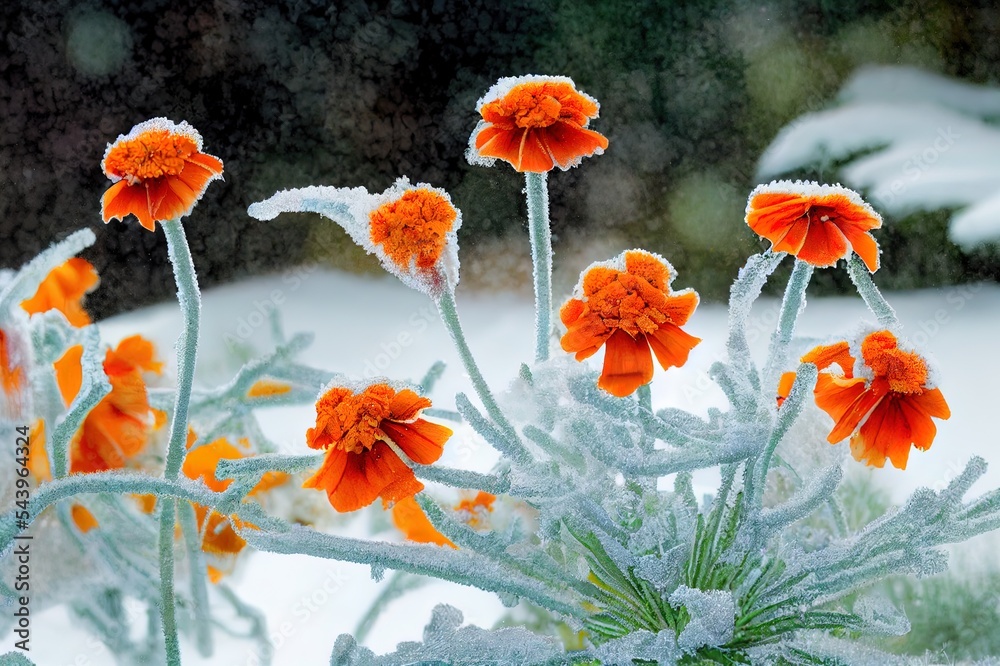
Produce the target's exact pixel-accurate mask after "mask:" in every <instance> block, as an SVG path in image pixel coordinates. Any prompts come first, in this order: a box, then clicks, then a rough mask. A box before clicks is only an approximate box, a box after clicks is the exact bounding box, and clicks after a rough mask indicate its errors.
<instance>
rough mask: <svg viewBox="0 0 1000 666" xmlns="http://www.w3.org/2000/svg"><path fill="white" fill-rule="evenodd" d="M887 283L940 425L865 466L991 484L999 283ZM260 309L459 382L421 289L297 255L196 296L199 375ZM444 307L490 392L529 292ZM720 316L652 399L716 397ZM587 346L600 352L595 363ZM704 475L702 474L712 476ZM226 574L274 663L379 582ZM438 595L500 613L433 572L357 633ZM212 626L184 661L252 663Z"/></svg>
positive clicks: (760, 322)
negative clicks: (975, 476) (935, 398)
mask: <svg viewBox="0 0 1000 666" xmlns="http://www.w3.org/2000/svg"><path fill="white" fill-rule="evenodd" d="M876 280H877V275H876ZM886 296H887V298H888V299H889V301H890V302H891V303H892V305H893V306H894V307H895V308H896V310H897V312H898V314H899V316H900V319H901V321H902V323H903V324H904V328H903V333H904V334H905V335H906V336H907V337H909V338H910V340H911V342H914V343H916V344H917V345H919V346H920V347H921V348H923V349H925V350H927V351H928V352H930V353H931V355H932V356H933V357H934V358H935V359H936V361H937V364H938V366H939V368H940V371H941V388H942V391H943V393H944V395H945V397H946V398H947V400H948V403H949V404H950V406H951V409H952V418H951V419H950V420H949V421H945V422H939V432H938V437H937V439H936V440H935V442H934V446H933V447H932V448H931V449H930V450H929V451H927V452H924V453H921V452H917V451H915V452H914V453H913V454H912V455H911V457H910V462H909V466H908V468H907V470H906V471H899V470H895V469H892V468H888V467H887V468H886V469H882V470H875V473H874V474H873V478H874V479H876V480H877V482H879V483H884V484H886V485H887V486H888V487H890V488H891V490H892V494H893V497H894V499H896V500H902V499H904V498H905V497H906V496H907V495H908V494H909V493H910V492H911V491H912V490H913V489H915V488H917V487H919V486H930V487H933V488H940V487H942V486H943V485H944V484H945V483H947V482H948V480H950V478H952V477H953V476H954V475H955V474H957V473H958V472H959V471H960V470H961V469H962V468H963V467H964V465H965V462H966V461H967V460H968V459H969V457H970V456H972V455H980V456H982V457H984V458H985V459H986V460H987V461H988V462H989V463H990V470H989V472H988V473H987V475H986V478H985V479H983V480H981V481H980V482H979V483H977V485H976V486H974V488H973V492H974V493H981V492H984V491H985V490H987V489H989V488H993V487H997V486H1000V451H998V447H997V445H996V437H995V435H994V432H995V426H994V425H992V423H991V422H990V420H989V419H990V418H992V411H993V410H994V409H996V408H997V407H996V399H995V392H994V389H993V382H994V381H996V378H997V377H998V376H1000V353H997V350H996V340H997V331H998V330H1000V287H998V286H997V285H992V284H990V285H965V286H956V287H946V288H942V289H934V290H922V291H913V292H899V293H889V294H886ZM557 302H561V299H557ZM778 306H779V302H778V301H776V300H775V299H762V300H761V301H760V302H758V304H757V306H756V307H755V309H754V311H753V314H752V316H751V319H750V331H751V341H752V342H753V343H754V349H755V351H756V353H758V354H761V355H762V354H763V352H764V351H765V349H766V345H767V340H768V338H769V336H770V332H771V330H772V328H773V325H774V322H775V320H776V316H777V312H778ZM274 307H279V308H280V309H281V312H282V315H283V316H282V320H283V322H284V327H285V330H286V332H288V333H294V332H298V331H312V332H314V333H315V334H316V340H315V342H314V344H313V345H312V347H310V348H309V349H308V350H307V351H306V352H305V353H304V354H303V355H302V356H301V357H300V360H302V361H303V362H306V363H308V364H310V365H314V366H317V367H322V368H326V369H330V370H338V371H341V372H344V373H347V374H351V375H365V374H366V373H367V374H369V375H376V374H377V375H387V376H390V377H393V378H398V379H413V380H419V379H420V378H421V377H422V376H423V374H424V373H425V372H426V370H427V368H428V367H429V366H430V365H431V363H433V362H434V361H436V360H439V359H440V360H443V361H445V362H446V363H447V364H448V370H447V371H446V373H445V375H444V377H443V378H442V379H441V381H440V382H439V383H438V385H437V387H436V388H435V390H434V393H433V394H432V398H433V399H434V400H435V406H438V407H445V408H448V407H451V406H453V404H454V403H453V397H454V394H455V393H456V392H458V391H467V392H469V393H471V389H470V386H469V384H468V379H467V377H466V376H465V375H464V373H463V371H462V368H461V364H460V362H459V360H458V357H457V355H456V353H455V352H454V350H453V349H452V347H451V343H450V340H449V338H448V335H447V333H446V332H445V330H444V328H443V326H442V325H441V323H440V322H439V320H438V318H437V313H436V310H435V309H434V306H433V304H432V303H431V302H430V300H429V299H427V297H425V296H424V295H422V294H420V293H417V292H415V291H412V290H409V289H407V288H406V287H404V286H402V285H401V284H400V283H399V282H397V281H395V280H394V279H392V278H389V277H386V278H372V277H360V276H355V275H346V274H343V273H337V272H331V271H326V270H321V269H309V268H301V269H295V270H291V271H288V272H286V273H284V274H282V275H276V276H269V277H261V278H256V279H252V280H248V281H245V282H242V283H239V284H234V285H228V286H224V287H219V288H216V289H212V290H208V291H206V292H205V293H204V307H203V317H204V319H203V328H202V336H201V351H200V359H199V363H200V366H199V381H200V382H202V383H205V384H209V385H214V384H216V383H220V382H222V381H225V380H226V379H227V378H228V377H230V376H231V374H232V372H233V370H234V368H233V363H232V354H231V353H230V350H229V348H228V347H229V346H230V345H231V343H233V342H234V341H239V342H240V343H244V342H246V343H249V344H251V345H254V346H256V347H257V348H258V349H259V350H260V351H261V352H264V351H267V350H268V349H269V347H270V328H269V323H268V319H267V312H268V310H270V309H272V308H274ZM458 307H459V312H460V315H461V317H462V322H463V325H464V327H465V330H466V332H467V335H468V338H469V342H470V345H471V347H472V349H473V352H474V353H475V354H476V356H477V358H478V359H479V361H480V364H481V366H482V370H483V373H484V375H485V377H486V379H487V381H488V382H489V383H490V384H491V386H493V387H494V390H502V388H503V387H504V386H505V385H506V384H507V383H508V381H509V380H510V379H511V378H512V377H513V376H515V375H516V373H517V370H518V367H519V365H520V363H521V362H524V361H529V360H530V359H531V357H532V349H533V332H532V327H533V311H534V310H533V304H532V303H531V302H530V301H528V300H526V299H523V298H520V297H516V296H512V295H507V294H488V293H464V292H463V291H462V290H461V288H460V289H459V294H458ZM863 318H864V319H868V320H871V317H870V316H868V313H867V310H866V309H865V307H864V304H863V303H862V302H861V300H860V299H859V298H850V297H844V298H824V299H812V300H811V301H810V303H809V306H808V308H807V309H806V311H805V313H804V314H803V316H802V317H801V319H800V322H799V328H798V332H799V334H802V335H807V336H815V337H818V338H827V337H833V336H837V335H844V334H847V333H850V332H852V331H853V330H854V329H855V328H856V326H857V324H858V322H859V321H861V320H862V319H863ZM726 320H727V311H726V309H725V307H724V306H722V305H717V304H708V305H702V306H700V307H699V308H698V310H697V311H696V312H695V314H694V316H693V317H692V319H691V322H690V324H689V325H688V326H687V327H686V330H688V331H689V332H691V333H692V334H694V335H697V336H699V337H701V338H703V340H704V341H703V342H702V343H701V344H700V345H699V346H698V347H696V348H695V350H694V351H693V352H692V354H691V357H690V360H689V362H688V364H687V365H686V366H685V367H683V368H679V369H673V370H670V371H669V372H662V371H660V370H659V369H658V370H657V374H656V378H655V380H654V382H653V386H652V394H653V404H654V407H656V408H660V407H665V406H673V407H679V408H683V409H687V410H690V411H694V412H698V413H704V412H705V411H706V410H707V409H708V407H710V406H724V404H725V402H724V398H723V396H722V393H721V392H720V391H719V390H718V389H717V388H716V387H715V386H714V384H712V383H711V381H710V380H709V379H708V375H707V370H708V367H709V366H710V365H711V363H712V362H713V361H715V360H717V359H719V358H722V355H723V353H724V352H723V349H724V339H725V331H726ZM180 325H181V320H180V315H179V312H178V309H177V306H176V304H170V303H166V304H161V305H157V306H154V307H150V308H146V309H144V310H141V311H138V312H135V313H131V314H128V315H123V316H119V317H115V318H114V319H111V320H108V321H106V322H103V323H102V324H101V327H102V329H103V330H102V333H103V337H104V339H105V340H106V341H108V342H113V341H115V340H117V339H118V338H121V337H124V336H126V335H131V334H133V333H141V334H143V335H145V336H147V337H149V338H151V339H152V340H154V342H156V344H157V346H158V348H159V350H160V352H161V355H163V356H164V357H167V358H170V357H171V355H172V353H171V352H172V348H173V344H174V341H175V340H176V338H177V335H178V334H179V332H180ZM600 357H601V355H600V354H598V358H597V359H594V360H595V362H596V361H599V359H600ZM314 416H315V413H314V411H313V409H312V407H311V406H303V407H299V408H276V409H271V410H265V411H262V412H261V413H260V420H261V423H262V425H263V427H264V430H265V432H266V433H267V434H268V435H269V436H270V437H271V438H272V439H273V440H274V441H275V442H276V443H277V444H278V445H279V446H280V447H281V449H282V451H285V452H289V453H292V452H295V453H304V452H306V451H307V449H306V446H305V441H304V433H305V430H306V428H307V427H309V426H310V425H311V424H312V420H313V418H314ZM494 459H495V458H494V454H493V452H492V451H490V450H489V449H488V448H487V447H486V446H485V445H479V446H477V445H470V444H468V443H461V442H460V443H458V444H457V445H454V446H450V447H446V452H445V456H444V458H443V459H442V463H443V464H447V465H453V466H462V467H467V468H472V469H484V468H487V467H489V466H490V465H491V464H492V462H493V460H494ZM849 464H855V463H853V461H850V463H849ZM702 482H703V483H710V482H711V479H710V478H705V479H702ZM372 510H375V511H377V510H378V509H377V508H374V509H372ZM331 511H332V509H331ZM344 529H345V530H349V531H350V532H352V533H355V534H357V533H360V531H361V529H362V527H361V526H360V525H359V524H358V523H357V522H355V523H354V524H351V525H348V526H346V527H345V528H344ZM383 536H384V535H383ZM232 581H233V582H234V584H235V587H236V589H237V590H238V592H239V593H240V594H241V596H242V597H243V598H244V599H245V600H246V601H248V602H249V603H251V604H253V605H255V606H257V607H258V608H260V609H261V610H262V611H263V612H264V614H265V615H266V617H267V621H268V625H269V631H270V632H271V636H272V644H273V645H274V646H275V659H274V663H275V664H278V665H283V664H323V663H327V662H328V660H329V654H330V650H331V648H332V646H333V641H334V639H335V638H336V637H337V636H338V635H339V634H341V633H344V632H350V631H352V630H353V628H354V627H355V625H356V624H357V622H358V620H359V619H360V617H361V616H362V615H363V613H364V612H365V610H366V609H367V607H368V605H369V603H370V601H371V600H372V599H373V598H374V596H375V595H376V594H377V593H378V589H379V588H378V586H377V584H376V583H374V582H373V581H372V580H371V578H370V576H369V572H368V568H367V567H362V566H356V565H352V564H345V563H340V562H334V561H326V560H316V559H311V558H307V557H305V556H285V555H280V556H279V555H271V554H267V553H252V554H249V555H248V556H247V557H246V558H245V561H244V562H243V563H242V566H241V567H240V570H239V571H238V572H237V573H236V575H235V576H234V577H233V579H232ZM443 601H444V602H448V603H451V604H452V605H455V606H457V607H459V608H460V609H461V610H462V611H463V613H464V614H465V619H466V621H467V622H473V623H476V624H480V625H483V626H489V625H491V624H492V623H493V622H494V621H495V620H496V619H497V618H498V617H499V616H500V614H501V613H502V612H503V608H502V606H501V605H500V603H499V601H498V600H497V599H496V598H495V597H493V595H490V594H487V593H484V592H479V591H477V590H472V589H469V588H460V587H458V586H454V585H450V584H445V583H433V584H431V585H428V586H426V587H423V588H421V589H419V590H417V591H416V592H413V593H411V594H410V595H409V596H407V597H405V598H404V599H403V600H401V601H398V602H396V603H395V604H393V605H392V606H391V607H390V609H389V610H388V611H387V612H386V613H385V614H384V615H383V616H382V617H381V619H380V620H379V621H378V623H377V625H376V626H375V628H374V630H373V631H372V632H371V634H370V636H369V639H368V641H367V644H368V645H369V646H370V647H372V648H373V649H375V650H376V652H387V651H391V650H392V649H393V648H394V647H395V645H396V643H397V642H399V641H401V640H415V639H419V638H420V634H421V629H422V627H423V625H424V624H425V623H426V621H427V620H428V619H429V617H430V611H431V608H432V607H433V606H434V605H436V604H437V603H440V602H443ZM33 629H34V635H33V638H34V641H33V644H32V652H31V657H32V658H33V659H34V660H35V661H36V663H38V664H46V665H52V666H64V665H65V666H69V665H70V664H72V665H74V666H79V665H83V664H105V663H113V660H112V659H111V657H110V655H108V654H107V653H106V652H105V651H104V650H103V648H102V647H101V646H99V645H95V644H94V642H93V641H90V640H88V638H87V636H86V635H85V634H84V633H83V632H82V631H81V630H79V629H77V628H76V627H74V626H72V624H71V623H70V621H69V617H68V615H67V614H66V613H65V612H64V611H62V610H59V609H56V610H51V611H47V612H45V613H41V614H39V615H37V616H35V617H34V618H33ZM216 636H217V651H216V656H215V657H213V658H212V659H211V660H203V659H199V658H198V657H197V654H196V652H195V651H194V648H193V646H192V645H190V644H187V643H186V644H185V649H184V657H185V663H186V664H202V663H204V664H207V663H212V664H223V665H230V664H231V665H234V666H235V665H240V666H244V665H252V664H257V663H260V662H259V660H258V659H257V657H256V655H255V654H254V652H253V647H254V646H253V645H252V644H250V643H249V642H247V641H237V640H235V639H231V638H227V637H224V636H221V635H219V634H218V632H217V634H216Z"/></svg>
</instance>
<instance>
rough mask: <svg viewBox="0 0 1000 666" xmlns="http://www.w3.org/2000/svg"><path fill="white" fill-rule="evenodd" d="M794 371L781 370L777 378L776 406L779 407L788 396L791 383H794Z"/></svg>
mask: <svg viewBox="0 0 1000 666" xmlns="http://www.w3.org/2000/svg"><path fill="white" fill-rule="evenodd" d="M795 376H796V375H795V373H794V372H783V373H781V378H780V379H779V380H778V390H777V401H778V407H781V405H783V404H784V403H785V400H786V399H787V398H788V394H789V393H791V392H792V385H793V384H795Z"/></svg>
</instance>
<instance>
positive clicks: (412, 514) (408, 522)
mask: <svg viewBox="0 0 1000 666" xmlns="http://www.w3.org/2000/svg"><path fill="white" fill-rule="evenodd" d="M392 522H393V524H395V525H396V527H397V528H399V531H400V532H402V533H403V536H405V537H406V538H407V539H409V540H410V541H416V542H417V543H436V544H437V545H439V546H450V547H452V548H458V546H456V545H455V544H454V543H452V542H451V540H450V539H449V538H448V537H446V536H445V535H443V534H441V533H440V532H438V531H437V528H436V527H434V525H433V524H432V523H431V521H430V519H429V518H428V517H427V514H426V513H424V510H423V509H421V508H420V505H419V504H418V503H417V500H415V499H413V498H412V497H404V498H403V499H401V500H399V501H398V502H396V503H395V504H393V505H392Z"/></svg>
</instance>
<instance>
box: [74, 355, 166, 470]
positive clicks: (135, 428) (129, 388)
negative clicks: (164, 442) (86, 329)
mask: <svg viewBox="0 0 1000 666" xmlns="http://www.w3.org/2000/svg"><path fill="white" fill-rule="evenodd" d="M82 355H83V347H82V346H80V345H74V346H73V347H70V348H69V349H68V350H67V351H66V353H65V354H64V355H63V357H62V358H60V359H59V360H58V361H56V363H55V370H56V380H57V382H58V385H59V390H60V392H61V393H62V397H63V400H64V401H65V403H66V404H67V405H69V404H70V403H71V402H72V401H73V399H74V398H75V397H76V394H77V393H79V391H80V386H81V385H82V382H83V370H82V366H81V357H82ZM162 371H163V363H161V362H159V361H157V360H156V350H155V349H154V347H153V344H152V343H151V342H149V341H148V340H146V339H144V338H143V337H142V336H139V335H133V336H131V337H128V338H125V339H124V340H122V341H121V342H120V343H118V346H117V347H116V348H114V349H109V350H108V351H107V353H106V354H105V358H104V374H106V375H107V377H108V382H109V383H110V384H111V392H110V393H108V394H107V395H106V396H104V398H102V399H101V401H100V402H99V403H97V404H96V405H95V406H94V408H93V409H91V410H90V412H89V413H88V414H87V416H86V418H85V419H84V421H83V425H82V426H81V427H80V430H79V431H78V432H77V434H76V436H75V437H74V439H73V441H72V442H71V444H70V472H71V473H90V472H103V471H106V470H112V469H121V468H123V467H125V465H126V463H127V461H128V460H129V459H131V458H134V457H135V456H136V455H138V454H139V453H140V452H142V450H143V449H144V448H145V447H146V444H147V442H148V441H149V437H150V434H151V433H152V431H153V430H154V429H155V428H157V427H159V426H160V425H162V422H163V420H164V418H165V415H163V414H162V413H157V412H156V411H155V410H153V409H152V407H150V404H149V396H148V394H147V392H146V384H145V381H144V379H143V373H146V372H152V373H155V374H160V373H161V372H162Z"/></svg>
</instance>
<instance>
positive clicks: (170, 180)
mask: <svg viewBox="0 0 1000 666" xmlns="http://www.w3.org/2000/svg"><path fill="white" fill-rule="evenodd" d="M201 149H202V141H201V135H200V134H199V133H198V131H197V130H195V129H194V128H193V127H191V125H189V124H188V123H187V122H184V121H181V122H180V123H174V122H172V121H170V120H167V119H166V118H153V119H152V120H147V121H145V122H143V123H139V124H138V125H136V126H135V127H133V128H132V131H131V132H129V133H128V134H127V135H120V136H119V137H118V139H117V140H116V141H115V142H114V143H113V144H108V148H107V151H105V153H104V160H103V161H102V162H101V168H102V169H104V174H105V175H106V176H107V177H108V178H110V179H111V180H112V182H113V183H114V184H113V185H112V186H111V187H109V188H108V190H107V191H106V192H105V193H104V196H103V197H102V198H101V217H102V218H103V219H104V221H105V223H107V222H110V221H111V220H113V219H119V220H124V219H125V218H126V217H127V216H129V215H135V216H136V218H138V220H139V224H141V225H142V226H143V227H145V228H146V229H149V230H150V231H154V230H155V223H156V222H162V221H164V220H175V219H179V218H182V217H184V216H185V215H188V214H189V213H190V212H191V211H192V209H194V206H195V204H196V203H198V200H199V199H201V196H202V195H203V194H204V193H205V190H206V189H207V188H208V184H209V183H211V182H212V181H213V180H216V179H221V178H222V160H220V159H219V158H218V157H213V156H212V155H207V154H205V153H203V152H201Z"/></svg>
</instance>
